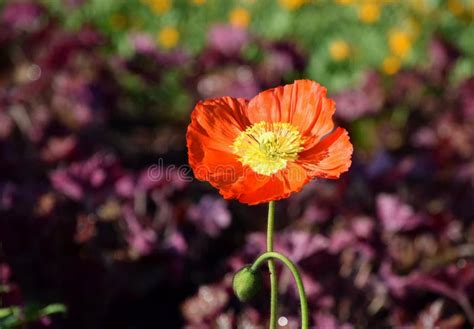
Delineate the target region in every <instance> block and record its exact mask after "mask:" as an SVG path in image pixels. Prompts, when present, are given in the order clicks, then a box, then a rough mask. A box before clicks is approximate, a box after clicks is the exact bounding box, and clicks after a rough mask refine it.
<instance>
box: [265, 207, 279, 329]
mask: <svg viewBox="0 0 474 329" xmlns="http://www.w3.org/2000/svg"><path fill="white" fill-rule="evenodd" d="M274 221H275V201H270V202H269V203H268V220H267V251H268V252H272V251H273V226H274V225H273V224H274ZM268 271H269V272H270V325H269V327H270V329H276V326H277V313H278V280H277V274H276V269H275V263H274V262H273V260H271V259H269V261H268Z"/></svg>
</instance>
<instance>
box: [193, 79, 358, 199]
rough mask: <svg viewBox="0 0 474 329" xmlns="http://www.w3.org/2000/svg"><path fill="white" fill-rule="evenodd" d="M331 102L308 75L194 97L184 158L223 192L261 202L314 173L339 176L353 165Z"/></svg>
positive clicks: (345, 135)
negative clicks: (252, 91)
mask: <svg viewBox="0 0 474 329" xmlns="http://www.w3.org/2000/svg"><path fill="white" fill-rule="evenodd" d="M335 110H336V105H335V102H334V101H333V100H332V99H329V98H327V97H326V88H324V87H322V86H321V85H319V84H318V83H316V82H314V81H310V80H298V81H295V82H294V83H293V84H290V85H286V86H283V87H277V88H273V89H269V90H266V91H264V92H261V93H260V94H258V95H257V96H255V97H254V98H253V99H251V100H250V101H248V100H245V99H240V98H232V97H222V98H215V99H208V100H205V101H201V102H199V103H198V104H197V105H196V107H195V108H194V111H193V112H192V114H191V123H190V124H189V127H188V131H187V136H186V139H187V146H188V157H189V164H190V166H191V168H192V169H193V171H194V175H195V176H196V178H198V179H200V180H204V181H208V182H209V183H211V184H212V186H214V187H215V188H217V189H218V190H219V192H220V193H221V194H222V196H223V197H224V198H226V199H238V200H239V201H240V202H243V203H247V204H251V205H252V204H258V203H262V202H268V201H272V200H279V199H282V198H286V197H288V196H289V195H290V194H291V193H292V192H297V191H300V190H301V189H302V188H303V186H304V185H305V184H306V183H308V182H309V181H310V180H311V179H313V178H315V177H321V178H329V179H336V178H339V176H340V175H341V173H343V172H345V171H347V170H348V169H349V167H350V165H351V156H352V144H351V143H350V141H349V135H348V133H347V131H346V130H345V129H342V128H336V129H334V123H333V120H332V116H333V114H334V111H335Z"/></svg>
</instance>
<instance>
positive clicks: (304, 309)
mask: <svg viewBox="0 0 474 329" xmlns="http://www.w3.org/2000/svg"><path fill="white" fill-rule="evenodd" d="M273 258H276V259H278V260H280V261H281V262H283V263H284V264H285V265H286V266H287V267H288V268H289V269H290V271H291V273H292V274H293V277H294V278H295V281H296V285H297V287H298V294H299V296H300V306H301V328H303V329H307V328H308V323H309V320H308V301H307V300H306V294H305V292H304V286H303V280H302V279H301V275H300V273H299V272H298V268H297V267H296V265H295V264H293V262H292V261H291V260H289V259H288V258H287V257H286V256H284V255H282V254H280V253H278V252H266V253H264V254H261V255H260V256H259V257H258V258H257V259H256V260H255V262H254V263H253V264H252V267H251V270H252V271H256V270H257V268H258V267H259V266H260V265H261V264H262V263H263V262H265V261H266V260H269V259H273Z"/></svg>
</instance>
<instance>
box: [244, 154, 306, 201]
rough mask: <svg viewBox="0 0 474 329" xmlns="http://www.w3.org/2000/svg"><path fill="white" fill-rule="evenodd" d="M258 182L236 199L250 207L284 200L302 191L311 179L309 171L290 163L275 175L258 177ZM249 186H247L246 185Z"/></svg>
mask: <svg viewBox="0 0 474 329" xmlns="http://www.w3.org/2000/svg"><path fill="white" fill-rule="evenodd" d="M258 176H260V177H259V179H258V178H257V180H256V182H255V183H257V184H255V183H253V184H252V186H249V188H247V189H243V190H241V194H240V195H239V196H237V197H236V198H237V199H238V200H239V201H240V202H242V203H247V204H249V205H255V204H259V203H264V202H269V201H275V200H280V199H284V198H287V197H289V196H290V194H291V193H293V192H298V191H300V190H301V189H302V188H303V186H304V185H305V184H306V183H307V182H308V181H309V180H310V179H311V177H310V176H309V175H308V174H307V171H306V170H305V169H304V168H303V167H302V166H300V165H298V164H296V163H291V162H289V163H288V165H287V167H286V168H285V169H283V170H281V171H279V172H278V173H276V174H275V175H272V176H262V175H257V177H258ZM244 185H247V184H244Z"/></svg>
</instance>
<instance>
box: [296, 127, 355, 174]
mask: <svg viewBox="0 0 474 329" xmlns="http://www.w3.org/2000/svg"><path fill="white" fill-rule="evenodd" d="M352 151H353V148H352V144H351V142H350V140H349V134H348V132H347V130H345V129H343V128H337V129H336V130H335V131H333V132H332V133H331V134H329V135H328V136H326V137H325V138H324V139H323V140H322V141H320V142H319V143H317V144H316V145H315V146H313V147H312V148H309V149H307V150H305V151H303V152H301V153H300V154H299V156H298V161H297V162H298V163H299V164H301V166H303V167H304V168H305V169H306V170H307V172H308V175H310V176H312V177H320V178H329V179H336V178H339V176H340V175H341V174H342V173H344V172H346V171H347V170H348V169H349V167H350V165H351V157H352Z"/></svg>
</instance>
